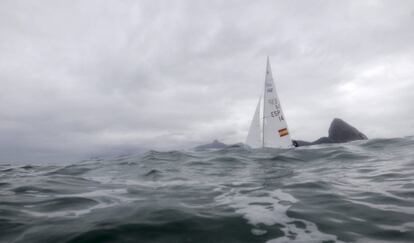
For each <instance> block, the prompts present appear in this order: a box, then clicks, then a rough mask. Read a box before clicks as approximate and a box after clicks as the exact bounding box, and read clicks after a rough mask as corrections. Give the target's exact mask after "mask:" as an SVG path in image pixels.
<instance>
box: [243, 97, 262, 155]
mask: <svg viewBox="0 0 414 243" xmlns="http://www.w3.org/2000/svg"><path fill="white" fill-rule="evenodd" d="M261 99H262V97H260V98H259V102H258V103H257V106H256V110H255V112H254V115H253V120H252V123H251V124H250V129H249V133H248V134H247V139H246V144H247V145H249V146H250V147H251V148H261V147H262V130H261V127H260V123H261V121H262V119H260V101H261Z"/></svg>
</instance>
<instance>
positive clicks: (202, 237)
mask: <svg viewBox="0 0 414 243" xmlns="http://www.w3.org/2000/svg"><path fill="white" fill-rule="evenodd" d="M0 242H24V243H26V242H39V243H45V242H88V243H89V242H99V243H102V242H214V243H216V242H224V243H231V242H270V243H276V242H304V243H305V242H306V243H311V242H414V137H405V138H394V139H372V140H368V141H357V142H352V143H347V144H331V145H317V146H309V147H300V148H295V149H287V150H280V149H279V150H278V149H264V150H263V149H259V150H252V149H249V148H247V147H245V146H229V147H227V148H225V149H221V150H204V151H191V150H190V151H169V152H159V151H148V152H146V153H140V154H129V155H120V156H114V157H111V158H95V159H90V160H87V161H81V162H76V163H71V164H66V165H59V166H57V165H39V164H27V165H13V164H1V165H0Z"/></svg>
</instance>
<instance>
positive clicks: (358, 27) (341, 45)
mask: <svg viewBox="0 0 414 243" xmlns="http://www.w3.org/2000/svg"><path fill="white" fill-rule="evenodd" d="M267 55H268V56H270V59H271V64H272V68H273V75H274V79H275V84H276V87H277V91H278V94H279V97H280V99H281V103H282V107H283V109H284V113H285V116H286V119H287V121H288V124H289V128H290V130H291V134H292V137H293V138H297V139H304V140H313V139H316V138H318V137H320V136H326V135H327V131H328V127H329V124H330V122H331V120H332V119H333V118H334V117H339V118H343V119H344V120H345V121H347V122H349V123H350V124H351V125H353V126H355V127H357V128H358V129H359V130H361V131H362V132H364V133H365V134H367V136H368V137H370V138H375V137H401V136H406V135H412V134H414V109H413V105H414V1H411V0H407V1H403V0H399V1H385V0H384V1H359V0H358V1H328V0H326V1H305V0H303V1H274V0H269V1H260V0H259V1H247V0H246V1H221V0H220V1H211V0H209V1H197V0H187V1H179V0H174V1H170V0H165V1H156V0H149V1H135V0H131V1H127V0H112V1H108V0H107V1H105V0H95V1H94V0H78V1H74V0H66V1H59V0H50V1H47V0H42V1H18V0H2V1H0V162H3V163H5V162H12V161H27V162H30V161H40V160H45V161H65V160H75V159H80V158H82V157H87V156H90V155H92V154H99V153H105V152H108V151H113V150H117V149H119V150H123V149H126V148H127V149H129V150H135V149H139V148H141V149H142V148H143V149H148V148H154V149H163V150H164V149H177V148H186V147H191V146H194V145H197V144H200V143H203V142H208V141H210V140H212V139H214V138H218V139H220V140H222V141H224V142H226V143H236V142H243V141H244V140H245V136H246V134H247V130H248V126H249V124H250V120H251V118H252V115H253V112H254V109H255V105H256V104H257V99H258V97H259V95H260V94H261V93H262V92H263V90H262V89H263V82H264V75H265V64H266V56H267Z"/></svg>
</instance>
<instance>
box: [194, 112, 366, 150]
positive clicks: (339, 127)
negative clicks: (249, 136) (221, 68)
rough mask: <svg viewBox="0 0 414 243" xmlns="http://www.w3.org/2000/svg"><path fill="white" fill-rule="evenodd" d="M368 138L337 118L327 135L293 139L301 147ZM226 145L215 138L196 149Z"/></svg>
mask: <svg viewBox="0 0 414 243" xmlns="http://www.w3.org/2000/svg"><path fill="white" fill-rule="evenodd" d="M366 139H368V137H367V136H366V135H365V134H363V133H362V132H360V131H359V130H358V129H356V128H355V127H353V126H351V125H350V124H348V123H347V122H345V121H344V120H342V119H339V118H335V119H333V121H332V122H331V125H330V126H329V130H328V136H327V137H321V138H319V139H316V140H315V141H313V142H308V141H303V140H293V142H294V143H296V145H297V146H298V147H301V146H308V145H316V144H325V143H346V142H351V141H356V140H366ZM225 147H227V145H226V144H224V143H222V142H219V141H218V140H214V141H213V142H212V143H209V144H203V145H200V146H197V147H195V149H220V148H225Z"/></svg>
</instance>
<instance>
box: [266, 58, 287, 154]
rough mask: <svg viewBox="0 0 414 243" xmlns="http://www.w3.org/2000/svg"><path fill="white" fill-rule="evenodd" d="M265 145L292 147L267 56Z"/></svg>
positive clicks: (269, 146) (268, 146)
mask: <svg viewBox="0 0 414 243" xmlns="http://www.w3.org/2000/svg"><path fill="white" fill-rule="evenodd" d="M262 143H263V147H267V148H290V147H292V140H291V139H290V134H289V130H288V127H287V123H286V118H285V116H284V114H283V111H282V107H281V105H280V101H279V98H278V97H277V93H276V89H275V84H274V82H273V77H272V71H271V68H270V63H269V58H267V66H266V79H265V90H264V99H263V142H262Z"/></svg>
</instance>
